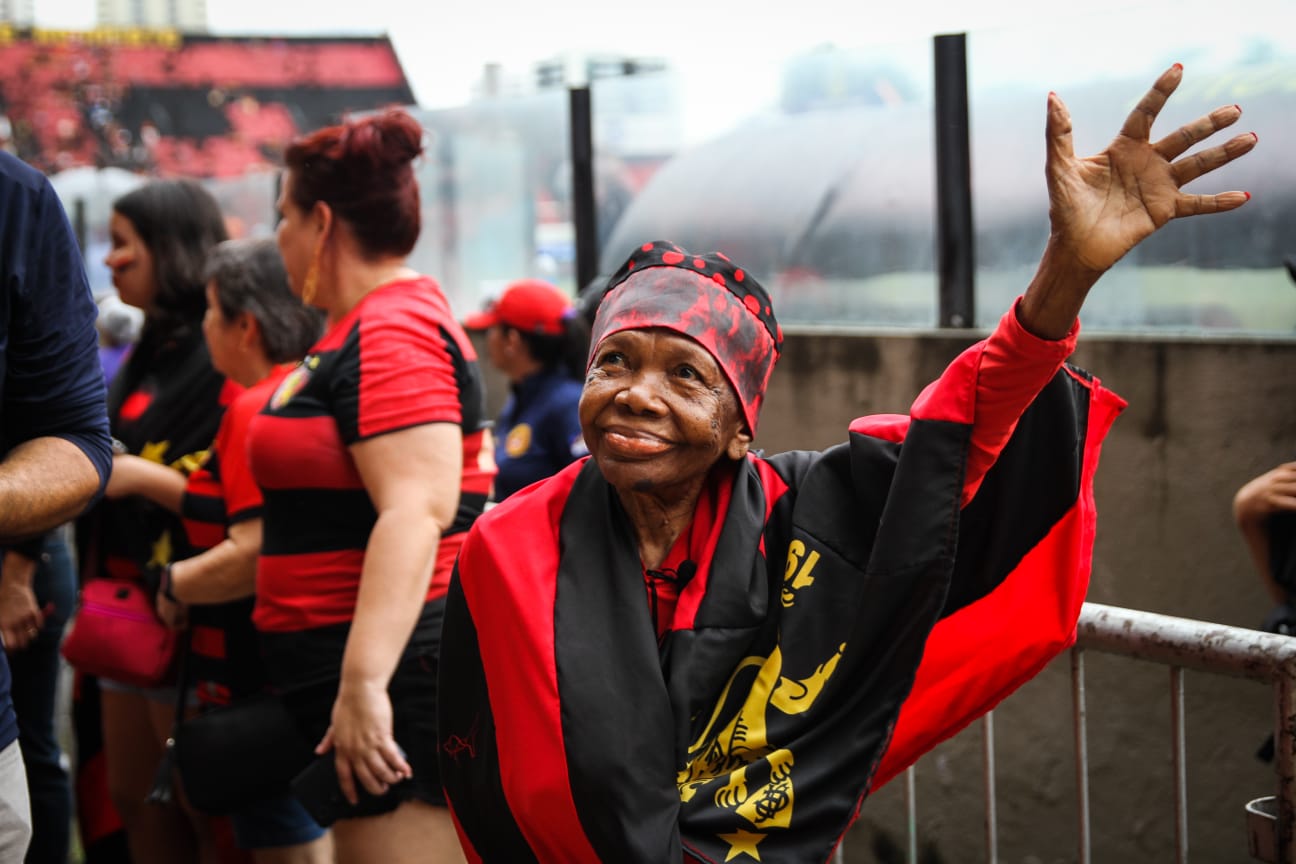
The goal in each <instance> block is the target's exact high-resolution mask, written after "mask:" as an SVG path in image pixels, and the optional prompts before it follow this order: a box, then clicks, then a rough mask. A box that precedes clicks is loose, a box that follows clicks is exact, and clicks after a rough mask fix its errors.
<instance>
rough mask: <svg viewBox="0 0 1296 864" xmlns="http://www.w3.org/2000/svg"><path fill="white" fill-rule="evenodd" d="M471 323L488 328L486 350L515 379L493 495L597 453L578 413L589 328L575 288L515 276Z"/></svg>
mask: <svg viewBox="0 0 1296 864" xmlns="http://www.w3.org/2000/svg"><path fill="white" fill-rule="evenodd" d="M464 327H465V328H466V329H468V330H485V331H486V357H487V359H488V360H490V363H491V365H492V366H494V367H495V368H496V369H498V370H500V371H501V372H503V373H504V375H505V376H507V378H508V381H509V387H510V390H511V393H510V395H509V398H508V401H507V402H506V403H504V410H503V411H501V412H500V416H499V420H498V421H497V422H496V424H495V463H496V465H498V466H499V474H498V476H496V478H495V491H494V493H493V495H492V498H493V499H494V500H495V501H503V500H504V499H505V498H507V497H508V496H510V495H512V494H513V493H514V492H516V491H518V490H519V489H521V488H522V487H523V486H528V485H530V484H532V483H534V482H536V481H537V480H543V479H544V478H546V477H548V476H550V475H551V474H554V473H555V472H557V471H560V470H561V469H563V468H565V467H566V466H567V465H569V464H571V462H572V460H573V459H579V458H580V457H581V456H584V455H585V454H586V453H588V452H589V451H588V450H586V449H585V439H584V437H582V435H581V429H580V418H579V417H578V416H577V413H576V406H577V403H579V402H580V393H581V381H582V380H584V378H585V354H586V352H587V351H588V350H589V333H588V331H587V330H586V328H585V320H584V319H583V318H582V317H581V316H580V314H579V313H578V312H577V311H576V307H575V305H574V304H573V303H572V301H571V300H570V299H569V298H568V297H567V295H565V294H563V293H562V292H561V291H559V290H558V289H557V288H556V287H554V286H553V285H550V284H549V283H548V282H544V281H541V280H539V279H521V280H519V281H517V282H513V283H511V284H510V285H509V286H508V287H507V288H505V289H504V291H503V293H501V294H500V296H499V297H498V298H497V299H496V300H495V301H494V302H493V303H491V304H490V306H489V307H488V308H487V309H486V310H484V311H482V312H479V313H477V314H476V315H469V316H468V317H467V318H466V319H464Z"/></svg>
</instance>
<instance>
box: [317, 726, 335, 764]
mask: <svg viewBox="0 0 1296 864" xmlns="http://www.w3.org/2000/svg"><path fill="white" fill-rule="evenodd" d="M332 749H333V725H332V724H331V723H330V724H329V727H328V730H327V731H325V733H324V737H323V738H321V739H320V742H319V743H318V744H316V745H315V755H316V756H323V755H324V754H325V753H327V752H328V751H330V750H332Z"/></svg>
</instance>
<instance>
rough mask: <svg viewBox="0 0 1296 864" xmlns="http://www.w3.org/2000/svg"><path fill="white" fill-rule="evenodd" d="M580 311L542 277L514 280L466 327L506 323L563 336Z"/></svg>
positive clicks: (466, 319) (523, 329)
mask: <svg viewBox="0 0 1296 864" xmlns="http://www.w3.org/2000/svg"><path fill="white" fill-rule="evenodd" d="M574 314H576V306H575V304H573V303H572V301H571V299H570V298H569V297H568V296H567V295H566V294H564V293H562V292H561V291H559V290H558V288H557V286H554V285H551V284H550V283H548V282H545V281H544V280H542V279H519V280H518V281H516V282H510V283H509V285H508V287H507V288H505V289H504V292H503V293H502V294H500V296H499V297H498V298H497V299H496V300H495V302H493V303H491V304H490V305H489V306H488V307H486V309H485V310H484V311H482V312H478V313H476V314H475V315H469V316H468V317H467V318H465V319H464V322H463V326H464V328H465V329H468V330H485V329H487V328H489V327H494V326H495V325H496V324H502V325H504V326H505V327H512V328H514V329H516V330H520V331H522V332H523V333H541V334H544V335H546V336H559V335H562V332H563V328H564V326H565V323H566V320H567V319H568V318H570V317H572V315H574Z"/></svg>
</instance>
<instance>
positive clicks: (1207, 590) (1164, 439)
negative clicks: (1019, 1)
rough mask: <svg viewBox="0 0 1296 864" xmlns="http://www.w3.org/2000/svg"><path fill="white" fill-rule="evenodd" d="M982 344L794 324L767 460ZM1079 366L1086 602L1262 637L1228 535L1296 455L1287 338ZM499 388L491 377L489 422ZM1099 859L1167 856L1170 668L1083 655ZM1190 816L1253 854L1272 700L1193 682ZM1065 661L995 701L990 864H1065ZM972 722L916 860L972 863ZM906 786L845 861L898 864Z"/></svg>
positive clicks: (979, 813) (1068, 768)
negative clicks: (1088, 380) (1265, 482)
mask: <svg viewBox="0 0 1296 864" xmlns="http://www.w3.org/2000/svg"><path fill="white" fill-rule="evenodd" d="M978 335H979V334H949V333H912V332H904V333H899V332H896V333H873V334H859V333H852V334H845V333H836V332H830V331H795V332H790V333H789V334H788V336H787V340H786V344H785V347H784V355H783V359H782V361H781V363H780V365H779V368H778V369H777V370H776V371H775V373H774V377H773V380H772V381H771V384H770V391H769V394H768V401H767V404H766V405H765V408H764V411H763V415H762V421H761V428H760V430H759V435H758V438H757V442H756V443H757V445H758V446H760V447H763V448H764V449H765V450H766V451H768V452H778V451H780V450H785V449H789V448H793V447H797V448H820V447H824V446H827V445H830V444H833V443H836V442H837V441H839V440H841V438H842V436H843V432H844V429H845V426H846V424H847V423H848V422H849V421H850V419H851V418H853V417H855V416H858V415H860V414H867V413H877V412H904V411H906V410H907V407H908V405H909V403H910V401H911V400H912V398H913V397H914V395H916V394H917V392H918V391H919V390H920V389H921V387H922V385H923V384H925V383H926V382H927V381H929V380H931V379H932V378H933V377H935V376H936V375H937V374H939V372H940V370H941V369H942V368H943V367H944V365H945V364H946V363H947V362H948V361H949V360H950V359H951V358H952V357H954V356H955V355H956V354H957V353H958V351H960V350H961V349H962V348H963V347H965V346H966V345H967V344H969V343H970V342H971V341H972V340H973V339H975V338H977V337H978ZM1073 362H1075V363H1076V364H1077V365H1080V366H1082V367H1084V368H1086V369H1088V370H1089V371H1091V372H1093V373H1094V374H1095V375H1097V376H1098V377H1099V378H1101V379H1102V380H1103V382H1104V383H1105V384H1106V385H1107V386H1108V387H1110V388H1111V389H1113V390H1115V391H1116V392H1118V393H1120V394H1121V395H1122V396H1124V397H1125V398H1126V399H1127V400H1128V401H1129V403H1130V406H1129V408H1128V409H1127V410H1126V411H1125V413H1124V414H1123V415H1122V416H1121V417H1120V418H1119V419H1118V420H1117V422H1116V425H1115V427H1114V428H1113V430H1112V432H1111V434H1110V436H1109V437H1108V439H1107V444H1106V445H1105V447H1104V451H1103V456H1102V462H1101V464H1100V467H1099V469H1098V475H1097V481H1096V496H1097V503H1098V508H1099V522H1098V538H1097V544H1096V549H1095V564H1094V573H1093V581H1092V584H1091V588H1090V592H1089V599H1090V600H1093V601H1096V602H1100V603H1107V604H1112V605H1117V606H1128V607H1132V608H1135V609H1145V610H1150V611H1155V612H1162V613H1166V614H1171V615H1179V616H1184V617H1189V618H1197V619H1203V620H1209V621H1217V622H1222V623H1225V624H1232V625H1238V626H1243V627H1250V626H1256V625H1257V624H1258V623H1259V622H1260V621H1261V620H1262V618H1263V617H1264V615H1265V613H1266V612H1268V610H1269V608H1270V605H1271V604H1270V601H1269V599H1268V597H1267V594H1266V593H1265V592H1264V590H1263V588H1262V587H1261V585H1260V582H1259V580H1258V578H1257V577H1256V576H1255V575H1254V574H1253V572H1252V570H1251V569H1250V565H1249V562H1248V560H1247V558H1246V552H1245V549H1244V547H1243V545H1242V542H1241V540H1240V539H1239V537H1238V535H1237V532H1236V530H1235V529H1234V527H1233V524H1232V519H1231V514H1230V504H1231V500H1232V496H1233V493H1234V491H1236V489H1237V488H1238V487H1239V486H1240V485H1241V484H1242V483H1243V482H1245V481H1246V480H1248V479H1250V478H1251V477H1253V476H1255V475H1256V474H1258V473H1260V472H1261V471H1264V470H1267V469H1268V468H1270V467H1272V466H1273V465H1275V464H1277V463H1278V462H1280V461H1284V460H1287V459H1292V458H1296V446H1293V444H1296V400H1294V399H1292V398H1291V389H1292V388H1291V385H1290V384H1289V383H1288V381H1287V376H1288V375H1289V374H1291V373H1292V370H1296V342H1281V343H1278V342H1262V341H1219V340H1211V341H1206V340H1191V339H1181V340H1168V339H1161V340H1158V341H1147V340H1144V339H1137V338H1130V337H1105V336H1101V335H1090V334H1086V335H1084V336H1082V337H1081V340H1080V347H1079V349H1078V350H1077V352H1076V355H1075V357H1074V358H1073ZM501 399H502V387H501V384H500V382H499V381H498V379H497V378H496V377H495V376H494V375H492V380H491V391H490V403H491V406H490V407H491V411H492V413H494V412H495V411H497V410H498V407H499V404H500V401H501ZM1086 665H1087V671H1088V685H1087V691H1088V715H1089V716H1088V722H1089V741H1088V748H1089V760H1090V780H1089V782H1090V790H1091V802H1092V805H1091V806H1092V819H1091V824H1092V831H1093V836H1094V844H1095V847H1094V856H1093V860H1094V861H1102V862H1145V861H1167V860H1173V859H1174V840H1173V829H1174V810H1173V797H1172V796H1173V785H1172V779H1171V777H1172V775H1171V767H1170V727H1169V719H1170V699H1169V693H1170V690H1169V684H1170V681H1169V673H1168V672H1167V671H1166V670H1165V668H1164V667H1161V666H1156V665H1152V664H1147V663H1140V662H1138V661H1132V660H1123V659H1120V658H1111V657H1107V656H1105V655H1099V654H1095V653H1089V654H1088V655H1086ZM1186 678H1187V688H1186V689H1187V692H1186V707H1187V741H1188V758H1189V788H1188V807H1189V817H1190V825H1191V834H1190V847H1189V848H1190V851H1191V854H1192V860H1193V861H1208V862H1242V861H1246V860H1248V857H1247V852H1246V835H1245V832H1244V818H1243V805H1244V804H1245V802H1246V801H1248V800H1249V799H1251V798H1254V797H1259V796H1261V795H1267V794H1272V793H1273V791H1274V788H1275V781H1274V779H1273V776H1274V775H1273V772H1272V770H1271V769H1270V768H1269V767H1268V766H1265V765H1263V764H1262V763H1260V762H1259V761H1258V760H1256V758H1255V756H1254V753H1255V750H1256V749H1257V747H1258V746H1259V745H1260V743H1261V742H1262V740H1263V739H1264V737H1265V735H1266V734H1267V733H1268V731H1269V729H1270V728H1271V724H1272V711H1273V708H1272V705H1273V702H1272V697H1271V695H1270V692H1269V690H1268V688H1266V687H1265V686H1263V685H1260V684H1256V683H1253V682H1249V681H1240V680H1234V679H1225V678H1218V677H1215V676H1210V675H1205V674H1201V673H1188V675H1187V676H1186ZM1071 724H1072V707H1071V685H1070V666H1069V659H1068V658H1067V657H1065V656H1064V657H1062V658H1059V660H1058V661H1055V662H1054V663H1053V664H1052V665H1051V666H1050V667H1049V668H1048V669H1046V670H1045V672H1044V673H1043V674H1041V675H1040V676H1039V677H1038V678H1036V679H1035V680H1034V681H1032V682H1031V683H1030V684H1028V685H1027V686H1026V687H1024V688H1023V689H1022V690H1021V691H1019V693H1018V694H1016V695H1015V696H1014V697H1012V698H1011V699H1009V700H1008V701H1007V702H1005V703H1004V704H1003V705H1002V706H1000V708H999V710H998V711H997V712H996V719H995V731H996V739H995V740H996V749H997V754H998V773H997V783H998V797H997V802H998V803H997V807H998V816H999V825H1000V833H999V856H1000V857H999V860H1000V861H1003V862H1021V864H1053V862H1069V861H1074V860H1076V848H1077V839H1076V838H1077V828H1076V819H1075V773H1074V768H1073V761H1072V760H1073V755H1072V754H1073V748H1074V745H1073V737H1072V725H1071ZM980 745H981V726H980V724H974V726H973V727H971V728H970V729H968V730H966V731H965V732H964V733H962V734H960V735H959V736H957V737H956V738H954V739H953V740H951V741H949V742H947V743H946V744H944V745H942V746H941V747H939V748H938V749H937V750H936V751H934V752H933V753H932V754H929V755H928V756H927V757H925V758H924V759H923V760H922V762H920V764H919V769H918V786H917V790H918V791H917V798H918V808H919V836H920V837H921V838H922V842H921V846H922V848H923V849H924V850H925V853H924V856H923V857H922V859H921V860H922V861H923V862H924V864H932V862H937V861H940V862H949V864H953V862H958V864H963V862H976V861H984V860H986V857H985V851H984V849H985V845H984V840H983V836H984V834H983V828H982V819H983V813H984V806H983V803H982V802H983V794H982V788H983V786H982V784H983V780H982V770H981V750H980ZM902 785H903V782H902V780H899V779H898V780H897V781H895V782H893V783H892V784H891V785H890V786H889V787H887V788H884V789H882V790H880V791H879V792H878V793H876V794H875V795H874V796H873V797H872V798H871V799H870V800H869V801H868V802H866V803H865V805H864V809H863V814H862V816H861V818H860V820H859V822H858V823H857V824H856V826H855V828H854V829H853V830H852V832H851V834H850V836H849V838H848V842H847V847H846V848H847V853H846V860H847V861H848V862H852V864H866V862H891V861H901V860H903V857H902V853H901V852H900V851H899V850H900V849H901V848H903V843H904V842H905V823H904V816H903V809H902V807H903V799H902V789H901V787H902Z"/></svg>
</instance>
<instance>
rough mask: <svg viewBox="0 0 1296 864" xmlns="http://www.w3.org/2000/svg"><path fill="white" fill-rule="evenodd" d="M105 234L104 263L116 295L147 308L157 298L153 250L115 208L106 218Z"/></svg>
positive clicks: (139, 307) (145, 309) (132, 224)
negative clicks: (108, 242)
mask: <svg viewBox="0 0 1296 864" xmlns="http://www.w3.org/2000/svg"><path fill="white" fill-rule="evenodd" d="M108 236H109V239H110V242H111V244H112V246H111V247H110V248H109V250H108V254H107V255H105V256H104V264H106V265H107V266H108V269H109V270H111V271H112V282H113V287H114V288H116V289H117V295H118V296H119V297H121V300H122V302H123V303H126V304H128V305H130V306H134V307H135V308H137V309H143V310H144V311H145V312H147V311H148V310H149V309H151V308H152V307H153V302H154V300H155V299H156V298H157V280H156V279H155V278H154V273H153V253H152V252H150V251H149V248H148V247H147V246H145V245H144V241H143V240H141V239H140V236H139V232H137V231H136V230H135V225H134V223H132V222H131V221H130V220H129V219H127V218H126V217H125V216H123V215H121V214H120V213H118V212H116V211H113V214H112V216H111V217H110V218H109V220H108Z"/></svg>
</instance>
